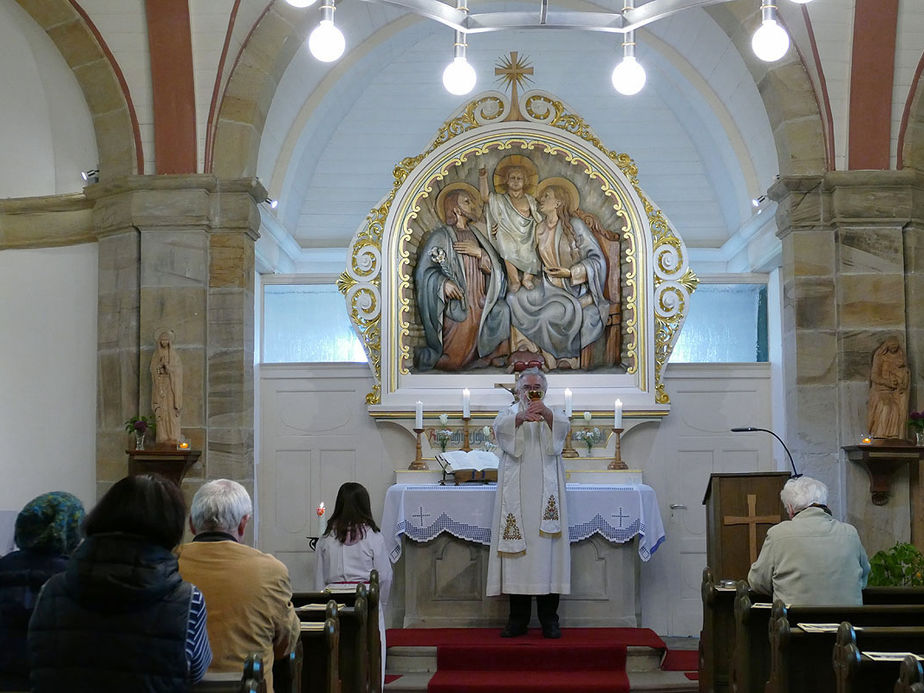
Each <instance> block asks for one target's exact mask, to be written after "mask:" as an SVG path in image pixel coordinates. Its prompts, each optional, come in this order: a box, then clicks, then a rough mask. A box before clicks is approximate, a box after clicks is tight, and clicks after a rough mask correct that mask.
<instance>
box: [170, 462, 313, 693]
mask: <svg viewBox="0 0 924 693" xmlns="http://www.w3.org/2000/svg"><path fill="white" fill-rule="evenodd" d="M252 515H253V503H252V502H251V500H250V495H249V494H248V493H247V490H246V489H245V488H244V487H243V486H241V485H240V484H239V483H237V482H236V481H230V480H229V479H215V480H214V481H209V482H207V483H206V484H203V486H202V487H201V488H200V489H199V490H198V491H197V492H196V495H195V496H194V497H193V501H192V506H191V507H190V511H189V528H190V530H192V533H193V534H194V535H195V538H194V539H193V541H192V542H191V543H189V544H183V545H182V546H181V547H180V548H179V549H178V555H179V563H180V574H181V575H182V576H183V579H184V580H187V581H189V582H191V583H193V584H194V585H196V587H198V588H199V589H200V590H201V592H202V594H203V595H204V596H205V603H206V606H207V607H208V610H209V618H208V631H209V642H210V643H211V645H212V666H211V667H209V671H212V672H228V671H235V672H240V671H241V667H242V666H243V663H244V660H245V659H246V658H247V656H248V655H250V654H253V653H254V652H259V653H261V654H262V655H263V664H264V667H265V676H266V679H267V690H269V691H272V690H273V678H272V677H273V661H274V658H275V657H285V656H287V655H288V654H289V653H290V652H291V651H292V650H293V649H295V645H296V644H297V643H298V635H299V621H298V616H297V615H296V613H295V609H294V608H293V607H292V587H291V585H290V583H289V571H288V569H287V568H286V567H285V565H284V564H283V563H281V562H280V561H278V560H277V559H276V558H274V557H273V556H270V555H269V554H265V553H262V552H261V551H257V550H256V549H254V548H252V547H250V546H246V545H245V544H243V543H241V542H242V541H243V538H244V531H245V529H246V528H247V523H248V521H249V520H250V518H251V516H252Z"/></svg>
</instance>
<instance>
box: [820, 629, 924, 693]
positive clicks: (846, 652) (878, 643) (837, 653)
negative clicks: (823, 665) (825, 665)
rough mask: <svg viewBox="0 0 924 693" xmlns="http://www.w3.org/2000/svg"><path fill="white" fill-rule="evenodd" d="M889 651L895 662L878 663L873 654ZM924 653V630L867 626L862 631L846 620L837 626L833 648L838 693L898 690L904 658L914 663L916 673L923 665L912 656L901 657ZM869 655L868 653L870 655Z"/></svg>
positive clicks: (912, 668) (911, 672) (907, 673)
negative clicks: (909, 653)
mask: <svg viewBox="0 0 924 693" xmlns="http://www.w3.org/2000/svg"><path fill="white" fill-rule="evenodd" d="M874 651H875V652H877V653H883V652H889V653H892V654H894V655H895V657H896V659H893V660H891V661H878V660H875V659H873V658H872V653H873V652H874ZM922 651H924V627H920V626H916V627H912V628H891V627H877V626H866V627H863V628H862V629H861V630H855V629H854V627H853V626H852V625H851V624H850V623H847V622H846V621H845V622H844V623H842V624H841V625H840V626H839V627H838V631H837V638H836V642H835V645H834V674H835V679H836V683H837V686H836V691H837V693H865V692H866V691H888V690H892V689H895V688H896V684H897V683H898V681H900V680H901V677H902V672H901V669H902V666H901V665H902V663H903V661H904V659H906V658H907V659H910V660H911V661H912V662H914V666H913V667H911V671H907V672H906V674H905V675H906V676H908V677H910V676H911V675H912V674H914V673H915V672H914V670H915V669H916V670H917V671H920V668H921V667H920V663H919V662H918V660H917V659H915V658H914V657H911V656H907V657H902V656H901V653H903V652H922ZM867 653H869V654H867Z"/></svg>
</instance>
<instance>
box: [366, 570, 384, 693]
mask: <svg viewBox="0 0 924 693" xmlns="http://www.w3.org/2000/svg"><path fill="white" fill-rule="evenodd" d="M380 597H381V592H380V586H379V571H377V570H374V569H373V570H372V571H371V572H370V573H369V592H368V595H367V603H368V606H369V618H368V620H367V628H366V634H367V636H368V638H369V684H370V685H369V690H370V691H372V693H382V672H383V671H384V668H385V657H384V653H383V652H382V633H381V631H379V611H380V610H381V608H382V605H381V601H380Z"/></svg>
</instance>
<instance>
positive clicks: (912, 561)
mask: <svg viewBox="0 0 924 693" xmlns="http://www.w3.org/2000/svg"><path fill="white" fill-rule="evenodd" d="M869 565H870V571H869V581H868V584H869V586H870V587H921V586H924V555H921V552H920V551H918V549H917V548H916V547H915V546H914V545H912V544H907V543H905V542H899V543H897V544H896V545H895V546H893V547H892V548H891V549H888V550H886V551H879V552H878V553H877V554H876V555H874V556H873V557H872V558H871V559H870V561H869Z"/></svg>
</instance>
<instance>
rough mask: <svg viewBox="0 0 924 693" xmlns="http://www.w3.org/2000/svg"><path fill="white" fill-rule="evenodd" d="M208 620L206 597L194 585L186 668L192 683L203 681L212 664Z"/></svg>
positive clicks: (187, 627) (187, 630) (187, 638)
mask: <svg viewBox="0 0 924 693" xmlns="http://www.w3.org/2000/svg"><path fill="white" fill-rule="evenodd" d="M207 618H208V611H207V610H206V608H205V597H203V596H202V592H200V591H199V588H198V587H196V586H195V585H193V588H192V599H191V600H190V603H189V621H188V623H187V625H186V667H187V671H188V673H189V680H190V682H192V683H197V682H199V681H201V680H202V677H203V676H205V672H206V670H207V669H208V668H209V664H211V663H212V648H211V647H209V633H208V631H207V630H206V628H205V624H206V620H207Z"/></svg>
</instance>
